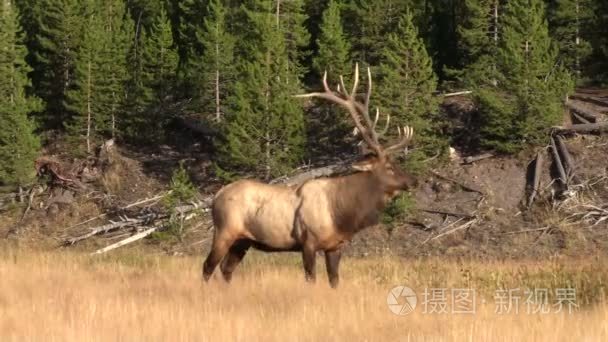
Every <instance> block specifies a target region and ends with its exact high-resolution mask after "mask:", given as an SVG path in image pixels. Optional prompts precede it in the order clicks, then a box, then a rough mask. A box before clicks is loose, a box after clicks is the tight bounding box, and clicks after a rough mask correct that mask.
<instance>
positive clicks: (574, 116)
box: [571, 112, 591, 124]
mask: <svg viewBox="0 0 608 342" xmlns="http://www.w3.org/2000/svg"><path fill="white" fill-rule="evenodd" d="M571 114H572V117H573V118H575V119H576V120H577V121H578V122H580V123H582V124H588V123H591V122H590V121H589V120H587V119H585V118H584V117H582V116H580V115H578V114H576V113H575V112H572V113H571Z"/></svg>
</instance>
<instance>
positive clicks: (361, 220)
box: [203, 66, 415, 288]
mask: <svg viewBox="0 0 608 342" xmlns="http://www.w3.org/2000/svg"><path fill="white" fill-rule="evenodd" d="M358 83H359V67H358V66H356V67H355V75H354V84H353V87H352V91H351V92H350V93H349V92H348V91H346V88H345V86H344V80H343V78H342V77H340V86H339V87H338V88H337V91H336V92H334V91H332V90H331V89H330V88H329V86H328V85H327V72H325V75H324V77H323V87H324V91H323V92H314V93H309V94H304V95H298V96H297V97H302V98H313V97H316V98H322V99H325V100H328V101H330V102H333V103H335V104H338V105H339V106H341V107H343V108H345V109H346V110H347V111H348V113H349V114H350V117H351V119H352V121H353V123H354V125H355V127H356V130H357V131H358V134H360V135H361V137H362V138H363V140H364V142H365V144H366V145H367V148H368V149H369V150H370V151H371V153H369V154H368V155H366V156H365V157H364V158H363V160H361V161H359V162H356V163H354V164H353V165H352V168H353V169H354V170H355V171H358V172H355V173H353V174H350V175H346V176H340V177H333V178H319V179H313V180H309V181H306V182H304V183H303V184H301V185H299V186H297V187H287V186H282V185H268V184H264V183H260V182H257V181H253V180H239V181H236V182H233V183H231V184H228V185H226V186H225V187H224V188H222V189H221V190H220V191H219V192H218V193H217V194H216V196H215V198H214V201H213V207H212V215H213V224H214V226H215V232H214V237H213V244H212V247H211V251H210V253H209V255H208V256H207V259H206V260H205V262H204V264H203V279H204V280H205V281H208V280H209V278H210V277H211V275H212V273H213V271H214V269H215V268H216V266H217V264H218V263H220V262H222V264H221V266H220V269H221V271H222V274H223V276H224V279H225V280H226V281H227V282H230V280H231V278H232V273H233V271H234V270H235V268H236V267H237V265H238V264H239V263H240V262H241V260H243V257H244V256H245V254H246V253H247V250H248V249H249V248H251V247H253V248H255V249H258V250H262V251H268V252H275V251H276V252H279V251H298V252H301V253H302V257H303V262H304V271H305V277H306V280H307V281H311V282H314V281H315V277H316V276H315V256H316V253H317V251H324V252H325V264H326V267H327V274H328V278H329V283H330V285H331V286H332V287H334V288H335V287H336V286H337V285H338V281H339V275H338V266H339V263H340V256H341V248H342V246H343V245H344V244H345V242H347V241H350V240H351V239H352V237H353V236H354V235H355V234H356V233H357V232H359V231H360V230H362V229H363V228H366V227H369V226H372V225H375V224H377V223H378V217H379V214H380V213H381V211H382V210H383V209H384V207H385V205H386V204H387V203H388V201H390V200H391V199H392V198H393V197H395V196H396V195H397V194H398V193H399V192H400V191H404V190H408V189H409V188H410V187H411V186H413V185H414V183H415V180H414V178H413V177H412V176H410V175H408V174H407V173H405V172H403V171H402V170H401V169H400V168H399V167H398V166H397V164H396V163H394V162H393V161H392V159H391V157H390V155H391V153H393V152H397V151H400V150H404V149H405V147H406V146H407V144H408V142H409V141H410V139H411V138H412V135H413V130H412V129H411V128H410V127H407V126H406V127H403V129H398V131H399V136H400V140H399V141H398V142H397V143H396V144H394V145H392V146H390V147H386V148H385V147H383V146H382V145H381V144H380V142H379V139H380V138H381V136H382V135H383V134H384V133H386V131H387V128H388V126H389V122H390V116H388V117H387V119H386V127H385V128H384V130H383V131H382V132H381V133H378V132H376V125H377V123H378V117H379V111H378V110H376V116H375V119H374V120H373V121H372V119H371V118H370V115H369V101H370V95H371V91H372V80H371V74H370V72H369V69H368V87H367V94H366V97H365V100H364V102H360V101H358V100H357V98H356V97H357V94H356V91H357V87H358Z"/></svg>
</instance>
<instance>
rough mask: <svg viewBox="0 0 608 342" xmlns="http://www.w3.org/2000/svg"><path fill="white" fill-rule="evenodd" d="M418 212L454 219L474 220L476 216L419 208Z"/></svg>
mask: <svg viewBox="0 0 608 342" xmlns="http://www.w3.org/2000/svg"><path fill="white" fill-rule="evenodd" d="M418 210H420V211H424V212H425V213H430V214H439V215H447V216H454V217H462V218H464V219H473V218H475V215H471V214H467V213H455V212H451V211H444V210H435V209H426V208H419V209H418Z"/></svg>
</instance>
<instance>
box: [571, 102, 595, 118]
mask: <svg viewBox="0 0 608 342" xmlns="http://www.w3.org/2000/svg"><path fill="white" fill-rule="evenodd" d="M566 107H568V109H570V111H572V112H574V113H576V114H578V115H580V116H582V117H583V118H585V119H586V120H588V121H590V122H597V121H599V120H598V118H599V116H598V114H597V113H596V112H594V111H592V110H589V109H587V108H585V107H583V106H581V105H579V104H577V103H574V102H572V101H568V102H566Z"/></svg>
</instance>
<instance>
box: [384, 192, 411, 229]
mask: <svg viewBox="0 0 608 342" xmlns="http://www.w3.org/2000/svg"><path fill="white" fill-rule="evenodd" d="M414 206H415V201H414V198H413V197H412V195H411V194H410V193H408V192H403V193H401V194H400V195H398V196H397V197H395V198H394V199H393V200H392V201H391V202H390V203H389V204H388V205H387V206H386V208H384V211H383V212H382V215H381V217H380V222H382V223H383V224H385V225H388V226H392V225H393V224H395V223H397V222H399V221H401V220H403V219H404V218H405V217H407V216H408V215H409V214H410V213H411V211H412V210H413V209H414Z"/></svg>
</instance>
